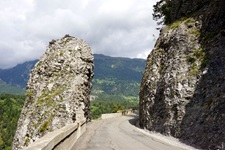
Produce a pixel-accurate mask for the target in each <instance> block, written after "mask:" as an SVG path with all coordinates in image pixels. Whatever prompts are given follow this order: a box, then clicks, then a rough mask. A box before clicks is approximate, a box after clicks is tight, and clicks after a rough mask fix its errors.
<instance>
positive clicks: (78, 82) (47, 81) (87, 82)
mask: <svg viewBox="0 0 225 150" xmlns="http://www.w3.org/2000/svg"><path fill="white" fill-rule="evenodd" d="M93 59H94V58H93V55H92V53H91V48H90V46H88V45H87V44H86V43H85V42H84V41H83V40H80V39H78V38H75V37H71V36H69V35H65V36H64V37H63V38H62V39H60V40H52V41H51V42H49V46H48V48H47V50H46V52H45V54H44V55H43V56H42V57H41V59H40V61H39V62H37V64H36V65H35V67H34V69H33V70H32V72H31V74H30V79H29V81H28V83H27V93H26V101H25V104H24V107H23V110H22V113H21V116H20V119H19V121H18V125H17V131H16V134H15V137H14V142H13V149H14V150H15V149H22V148H23V147H26V146H28V145H29V144H31V143H32V142H34V141H35V140H37V139H38V138H40V137H42V136H44V135H45V134H46V133H47V132H51V131H54V130H56V129H59V128H62V127H63V126H65V125H68V124H70V123H74V122H79V121H81V120H86V121H89V120H90V112H89V105H90V101H89V94H90V90H91V87H92V83H91V81H92V78H93V67H94V65H93Z"/></svg>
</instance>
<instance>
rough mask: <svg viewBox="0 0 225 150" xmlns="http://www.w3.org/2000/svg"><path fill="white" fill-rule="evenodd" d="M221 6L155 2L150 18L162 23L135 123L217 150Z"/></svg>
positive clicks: (224, 20)
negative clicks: (138, 118)
mask: <svg viewBox="0 0 225 150" xmlns="http://www.w3.org/2000/svg"><path fill="white" fill-rule="evenodd" d="M224 7H225V1H224V0H217V1H210V0H205V1H202V0H186V1H180V0H160V1H159V2H157V3H156V5H155V6H154V13H153V18H154V19H155V20H158V21H162V22H159V23H163V24H164V26H163V27H162V29H161V33H160V36H159V39H158V40H157V42H156V45H155V48H154V49H153V51H152V52H151V54H150V55H149V57H148V60H147V66H146V70H145V73H144V76H143V80H142V85H141V91H140V123H141V126H143V127H145V128H147V129H149V130H152V131H156V132H160V133H163V134H167V135H172V136H175V137H178V138H180V139H182V140H183V141H186V142H188V143H191V144H194V145H196V146H197V147H200V148H203V149H213V147H214V148H215V147H217V148H218V149H222V148H221V145H222V143H223V142H224V141H225V138H224V137H225V132H224V131H225V118H224V117H225V115H224V107H225V101H224V97H225V95H224V93H225V84H224V82H225V80H224V72H225V65H224V64H225V62H224V60H225V51H224V49H225V43H224V40H225V32H224V31H225V28H224V27H225V16H224V14H225V9H224ZM160 19H161V20H160Z"/></svg>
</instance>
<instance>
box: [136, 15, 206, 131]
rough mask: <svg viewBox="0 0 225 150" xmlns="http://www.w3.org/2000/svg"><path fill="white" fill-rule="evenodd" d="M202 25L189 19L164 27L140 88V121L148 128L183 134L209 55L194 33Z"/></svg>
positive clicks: (149, 58)
mask: <svg viewBox="0 0 225 150" xmlns="http://www.w3.org/2000/svg"><path fill="white" fill-rule="evenodd" d="M200 26H201V24H200V23H199V22H197V21H195V20H192V19H189V20H186V21H184V22H182V23H181V24H180V25H179V27H176V28H174V29H170V28H164V29H163V31H162V32H161V34H160V38H159V39H158V41H157V43H156V45H155V49H154V50H153V51H152V52H151V54H150V55H149V57H148V59H147V66H146V70H145V72H144V76H143V80H142V85H141V91H140V100H141V101H140V123H141V125H142V126H144V127H146V128H147V129H150V130H154V131H157V132H161V133H165V134H172V135H180V125H181V123H182V119H183V117H184V114H185V105H186V104H187V103H188V102H189V101H190V98H191V97H193V94H194V91H195V88H196V83H197V82H198V73H200V67H201V65H202V61H203V59H204V55H205V54H204V52H203V50H202V48H201V45H200V44H199V41H198V37H196V35H195V34H193V33H192V32H193V31H195V32H199V29H200Z"/></svg>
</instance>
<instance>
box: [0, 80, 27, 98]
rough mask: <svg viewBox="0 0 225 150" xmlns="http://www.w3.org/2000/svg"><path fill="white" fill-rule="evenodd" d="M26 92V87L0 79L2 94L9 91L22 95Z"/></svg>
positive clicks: (0, 92)
mask: <svg viewBox="0 0 225 150" xmlns="http://www.w3.org/2000/svg"><path fill="white" fill-rule="evenodd" d="M24 92H25V90H24V89H22V88H20V87H15V86H12V85H9V84H6V83H5V82H3V81H2V80H0V94H3V93H8V94H16V95H21V94H24Z"/></svg>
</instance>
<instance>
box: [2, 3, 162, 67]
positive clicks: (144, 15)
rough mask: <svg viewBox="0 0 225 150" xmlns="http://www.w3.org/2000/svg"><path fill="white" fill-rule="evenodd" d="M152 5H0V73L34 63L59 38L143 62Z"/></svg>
mask: <svg viewBox="0 0 225 150" xmlns="http://www.w3.org/2000/svg"><path fill="white" fill-rule="evenodd" d="M156 1H157V0H0V20H1V23H0V38H1V39H0V53H1V55H0V68H9V67H13V66H15V65H16V64H18V63H23V62H25V61H28V60H34V59H38V58H40V56H41V55H42V54H43V53H44V52H45V50H46V47H47V45H48V42H49V41H51V40H52V39H59V38H61V37H63V36H64V35H65V34H70V35H72V36H75V37H78V38H81V39H84V40H85V41H86V42H87V43H88V44H89V45H90V46H91V47H92V51H93V53H98V54H105V55H109V56H120V57H130V58H146V57H147V55H148V54H149V53H150V51H151V49H152V48H153V46H154V43H155V39H156V38H157V36H158V31H157V30H156V22H155V21H153V19H152V6H153V4H155V3H156Z"/></svg>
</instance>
